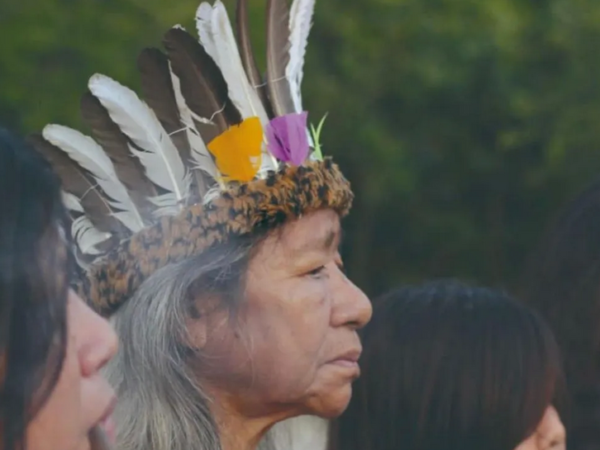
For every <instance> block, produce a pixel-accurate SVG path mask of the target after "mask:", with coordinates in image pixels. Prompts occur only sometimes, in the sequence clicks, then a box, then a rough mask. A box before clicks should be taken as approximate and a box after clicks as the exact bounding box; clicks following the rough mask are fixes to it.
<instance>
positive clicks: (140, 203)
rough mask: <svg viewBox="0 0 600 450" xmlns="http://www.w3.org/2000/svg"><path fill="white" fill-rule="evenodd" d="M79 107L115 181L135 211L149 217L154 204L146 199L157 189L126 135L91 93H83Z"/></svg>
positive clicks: (153, 194)
mask: <svg viewBox="0 0 600 450" xmlns="http://www.w3.org/2000/svg"><path fill="white" fill-rule="evenodd" d="M80 108H81V115H82V117H83V120H84V121H85V122H86V123H87V124H88V126H89V127H90V128H91V130H92V134H93V136H94V138H95V140H96V142H98V144H100V146H101V147H102V149H103V150H104V151H105V152H106V154H107V155H108V156H109V158H110V159H111V161H112V163H113V165H114V166H115V172H116V173H117V176H118V177H119V180H121V182H122V183H123V184H124V185H125V187H126V188H127V190H128V192H129V195H130V197H131V199H132V200H133V202H134V203H135V206H136V207H137V208H138V211H139V212H140V214H141V215H142V217H143V218H144V219H150V218H151V217H152V210H153V209H154V207H153V205H152V203H151V202H150V201H149V198H151V197H154V196H156V195H158V191H157V190H156V186H154V184H152V183H151V182H150V180H148V178H147V177H146V175H145V172H144V166H143V165H142V163H141V162H140V160H139V159H138V158H137V157H136V156H135V155H133V154H132V153H131V152H130V150H129V145H128V144H129V140H128V139H127V136H125V135H124V134H123V133H122V132H121V130H120V128H119V127H118V125H116V124H115V123H114V122H113V121H112V120H111V118H110V115H109V114H108V111H106V109H105V108H104V106H102V104H101V103H100V100H98V99H97V98H96V97H94V95H93V94H92V93H91V92H89V91H87V92H86V93H85V94H83V96H82V97H81V103H80Z"/></svg>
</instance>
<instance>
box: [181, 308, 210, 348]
mask: <svg viewBox="0 0 600 450" xmlns="http://www.w3.org/2000/svg"><path fill="white" fill-rule="evenodd" d="M207 321H208V317H207V315H206V314H199V315H198V317H191V316H188V317H187V318H186V319H185V329H186V330H187V341H188V342H187V345H188V346H189V347H191V348H192V349H194V350H202V349H203V348H204V347H205V345H206V339H207V335H208V332H207V329H208V323H207Z"/></svg>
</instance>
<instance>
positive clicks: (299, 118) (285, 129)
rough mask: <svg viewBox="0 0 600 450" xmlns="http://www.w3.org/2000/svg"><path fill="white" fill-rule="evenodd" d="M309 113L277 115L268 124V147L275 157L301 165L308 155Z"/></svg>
mask: <svg viewBox="0 0 600 450" xmlns="http://www.w3.org/2000/svg"><path fill="white" fill-rule="evenodd" d="M307 117H308V113H307V112H306V111H305V112H301V113H293V114H286V115H285V116H281V117H275V118H274V119H273V120H271V121H270V122H269V124H268V125H267V132H266V134H267V148H268V149H269V151H270V152H271V154H272V155H273V156H275V158H277V159H279V160H280V161H283V162H289V163H292V164H293V165H295V166H300V165H302V163H303V162H304V161H305V160H306V158H307V157H308V150H309V148H308V133H307V131H306V120H307Z"/></svg>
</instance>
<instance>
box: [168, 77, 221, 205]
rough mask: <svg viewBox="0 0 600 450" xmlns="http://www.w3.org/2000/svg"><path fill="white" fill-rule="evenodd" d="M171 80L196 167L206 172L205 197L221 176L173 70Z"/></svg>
mask: <svg viewBox="0 0 600 450" xmlns="http://www.w3.org/2000/svg"><path fill="white" fill-rule="evenodd" d="M171 80H172V83H173V91H174V92H175V101H176V102H177V107H178V108H179V114H180V117H181V121H182V122H183V124H184V126H185V127H186V133H187V137H188V141H189V143H190V150H191V156H192V161H193V166H194V169H195V170H200V171H202V172H203V173H204V177H203V180H204V185H203V186H202V187H201V188H200V187H199V195H200V197H204V195H205V194H206V192H207V191H208V189H210V187H211V185H213V184H214V181H215V180H217V179H218V178H219V172H218V170H217V166H216V164H215V162H214V160H213V158H212V156H210V153H209V152H208V148H206V144H205V143H204V141H203V140H202V138H201V137H200V134H199V132H198V130H197V129H196V127H195V122H194V119H193V117H192V112H191V111H190V108H189V106H188V105H187V103H186V102H185V99H184V98H183V94H182V93H181V85H180V82H179V78H177V75H175V74H174V73H173V71H171Z"/></svg>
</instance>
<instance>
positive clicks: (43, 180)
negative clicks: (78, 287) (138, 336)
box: [0, 129, 117, 450]
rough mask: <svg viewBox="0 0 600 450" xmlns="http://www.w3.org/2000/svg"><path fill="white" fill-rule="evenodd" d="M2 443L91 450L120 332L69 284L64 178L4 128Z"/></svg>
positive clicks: (104, 418)
mask: <svg viewBox="0 0 600 450" xmlns="http://www.w3.org/2000/svg"><path fill="white" fill-rule="evenodd" d="M0 192H2V195H0V355H1V359H0V377H1V378H0V383H1V384H0V440H1V444H0V448H2V449H3V450H16V449H22V450H85V449H88V448H89V447H90V442H89V439H88V434H89V433H90V431H91V430H92V429H93V428H95V427H97V426H106V427H109V422H110V420H109V415H110V413H111V410H112V408H113V405H114V398H115V397H114V394H113V391H112V390H111V388H110V387H109V385H108V384H107V383H106V382H105V381H104V380H103V378H102V377H101V376H100V374H99V370H100V368H101V367H102V366H103V365H104V364H105V363H106V362H107V361H108V360H109V359H110V358H111V357H112V356H113V354H114V353H115V351H116V346H117V340H116V335H115V334H114V332H113V331H112V329H111V328H110V326H109V325H108V324H107V323H106V322H105V321H104V320H103V319H102V318H100V317H99V316H97V315H96V314H95V313H93V312H92V311H91V310H90V309H89V308H88V307H87V306H86V305H85V304H84V303H83V302H82V301H81V300H80V299H79V297H77V296H76V295H75V294H74V293H73V292H72V291H71V290H69V288H68V286H69V275H68V274H69V265H70V256H69V255H70V252H69V232H68V231H66V230H67V216H66V212H65V210H64V208H63V205H62V201H61V192H60V186H59V182H58V179H57V177H56V176H55V175H54V173H53V172H52V171H51V169H50V167H49V165H48V164H46V162H45V161H43V160H42V158H41V157H40V156H39V155H38V154H37V153H36V152H34V150H32V149H31V148H30V147H29V146H28V145H26V144H25V143H24V142H23V141H21V140H20V139H18V138H16V137H15V136H13V135H11V134H9V133H8V132H7V131H5V130H2V129H0Z"/></svg>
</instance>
